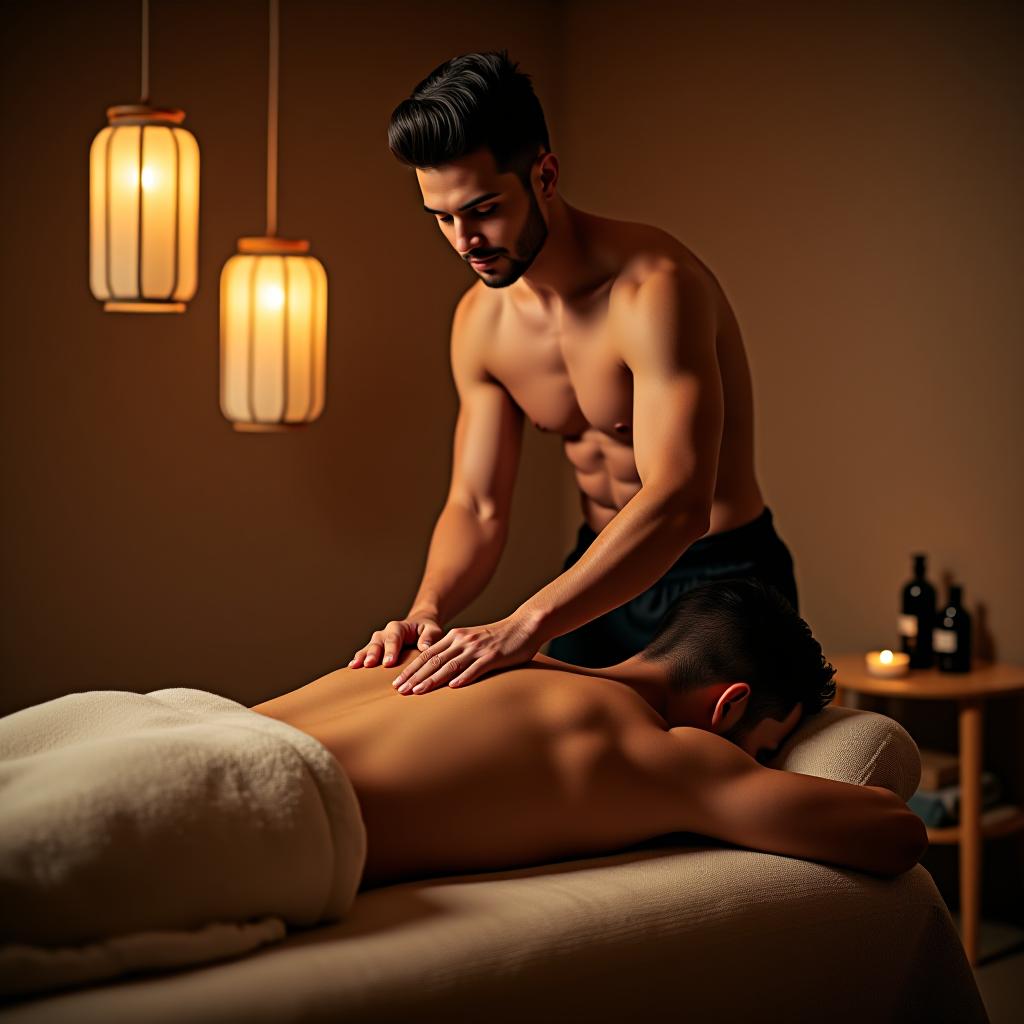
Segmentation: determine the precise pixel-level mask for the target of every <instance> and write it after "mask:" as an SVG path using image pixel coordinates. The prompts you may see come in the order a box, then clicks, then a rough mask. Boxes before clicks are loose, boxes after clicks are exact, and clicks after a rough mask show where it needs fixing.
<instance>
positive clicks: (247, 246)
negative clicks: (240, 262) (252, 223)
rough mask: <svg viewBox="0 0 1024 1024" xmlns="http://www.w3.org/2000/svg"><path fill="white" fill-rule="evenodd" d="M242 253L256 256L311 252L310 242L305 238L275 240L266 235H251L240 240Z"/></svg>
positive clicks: (239, 245) (239, 248)
mask: <svg viewBox="0 0 1024 1024" xmlns="http://www.w3.org/2000/svg"><path fill="white" fill-rule="evenodd" d="M238 251H239V252H240V253H247V254H249V253H252V254H256V255H270V254H282V255H291V254H301V253H305V252H309V242H308V241H307V240H306V239H303V238H274V237H268V236H265V235H260V236H257V235H251V236H247V237H245V238H240V239H239V240H238Z"/></svg>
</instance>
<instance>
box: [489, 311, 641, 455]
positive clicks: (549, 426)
mask: <svg viewBox="0 0 1024 1024" xmlns="http://www.w3.org/2000/svg"><path fill="white" fill-rule="evenodd" d="M622 330H623V323H622V317H621V315H619V314H618V313H617V311H616V310H615V308H614V307H611V308H610V305H609V302H608V301H607V300H605V301H602V302H598V303H594V304H593V305H591V306H590V307H589V308H588V309H586V310H585V311H581V312H580V313H578V314H573V315H570V316H565V317H563V318H561V319H558V320H555V319H553V318H550V317H544V316H540V315H526V314H523V313H521V312H518V311H517V310H516V309H515V308H513V306H512V303H511V302H509V303H508V304H507V308H506V309H504V310H503V311H502V314H501V316H500V317H499V318H498V324H497V330H496V331H495V334H494V335H493V337H492V339H491V341H490V344H489V345H488V349H487V359H486V363H487V369H488V371H489V372H490V373H491V374H492V375H493V376H494V377H495V378H496V379H497V380H498V381H500V382H501V384H502V385H503V386H504V387H505V389H506V390H507V391H508V393H509V394H510V395H511V397H512V399H513V400H514V401H515V402H516V404H517V405H518V406H519V407H520V408H521V409H522V410H523V412H524V414H525V415H526V417H527V419H528V420H529V421H530V422H531V423H532V424H533V425H534V426H535V427H536V428H537V429H538V430H542V431H547V432H551V433H555V434H560V435H561V436H563V437H565V438H566V439H567V440H568V439H576V438H580V437H582V436H584V435H587V434H593V433H599V434H604V435H606V436H608V437H610V438H614V439H615V440H617V441H620V442H624V443H629V442H630V441H631V438H632V427H633V377H632V374H631V372H630V370H629V368H628V367H627V366H626V364H625V362H624V360H623V358H622V345H621V331H622Z"/></svg>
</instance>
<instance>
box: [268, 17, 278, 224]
mask: <svg viewBox="0 0 1024 1024" xmlns="http://www.w3.org/2000/svg"><path fill="white" fill-rule="evenodd" d="M277 67H278V0H270V75H269V79H270V82H269V95H268V97H267V237H268V238H273V237H274V236H275V235H276V234H277V79H278V72H277Z"/></svg>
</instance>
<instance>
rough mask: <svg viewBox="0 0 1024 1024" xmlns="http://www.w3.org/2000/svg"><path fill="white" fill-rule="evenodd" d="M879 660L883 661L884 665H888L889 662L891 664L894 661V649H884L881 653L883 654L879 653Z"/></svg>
mask: <svg viewBox="0 0 1024 1024" xmlns="http://www.w3.org/2000/svg"><path fill="white" fill-rule="evenodd" d="M878 660H879V661H880V662H881V663H882V664H883V665H888V664H890V663H891V662H892V651H890V650H884V651H882V653H881V654H879V656H878Z"/></svg>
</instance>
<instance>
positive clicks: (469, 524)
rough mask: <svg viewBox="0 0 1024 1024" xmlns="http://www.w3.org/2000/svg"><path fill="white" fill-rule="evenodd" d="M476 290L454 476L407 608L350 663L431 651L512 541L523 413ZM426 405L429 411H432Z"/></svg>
mask: <svg viewBox="0 0 1024 1024" xmlns="http://www.w3.org/2000/svg"><path fill="white" fill-rule="evenodd" d="M474 297H475V296H474V289H473V288H470V289H469V290H468V291H467V292H466V294H465V295H463V297H462V299H461V300H460V301H459V304H458V306H457V307H456V309H455V315H454V316H453V318H452V333H451V365H452V376H453V377H454V380H455V388H456V390H457V392H458V396H459V413H458V418H457V420H456V424H455V439H454V450H453V455H452V476H451V484H450V486H449V489H448V496H447V498H446V499H445V503H444V507H443V508H442V509H441V514H440V515H439V516H438V518H437V523H436V525H435V526H434V532H433V535H432V537H431V540H430V547H429V549H428V552H427V564H426V567H425V569H424V571H423V579H422V581H421V582H420V585H419V589H418V590H417V591H416V596H415V598H414V599H413V601H412V604H411V606H410V609H409V611H408V612H407V613H406V615H405V616H404V618H402V619H392V620H391V621H390V622H389V623H387V625H385V626H384V627H383V629H379V630H376V631H375V632H374V633H373V635H372V636H371V637H370V641H369V643H367V644H366V646H365V647H363V648H361V649H360V650H358V651H356V653H355V655H354V656H353V658H352V661H351V662H349V667H350V668H360V667H363V666H366V667H369V666H371V665H377V664H383V665H393V664H396V663H397V659H398V655H399V653H400V652H401V650H402V648H403V647H406V646H412V645H414V644H416V645H418V646H419V648H420V649H421V650H422V649H425V648H426V647H429V646H430V645H431V644H433V643H435V642H436V641H438V640H440V639H441V637H442V636H444V632H445V631H444V629H442V624H443V623H445V622H447V621H448V620H450V619H451V618H452V617H453V616H455V615H457V614H458V613H459V612H460V611H462V609H463V608H465V607H466V606H467V605H468V604H469V603H470V601H472V600H473V599H474V598H475V597H476V596H477V595H478V594H479V593H480V592H481V591H482V590H483V589H484V587H485V586H486V585H487V584H488V582H490V579H491V577H492V576H493V575H494V570H495V569H496V568H497V566H498V561H499V559H500V558H501V553H502V551H503V550H504V548H505V541H506V540H507V538H508V527H509V516H510V512H511V508H512V493H513V490H514V488H515V479H516V471H517V469H518V466H519V454H520V449H521V447H522V437H523V419H524V417H523V412H522V410H521V409H520V408H519V406H518V405H516V403H515V402H514V401H513V400H512V398H511V397H510V396H509V394H508V392H507V391H506V390H505V388H504V387H503V386H502V385H501V384H500V383H498V381H496V380H495V379H494V378H493V377H492V376H491V375H490V374H489V373H488V372H487V369H486V367H485V364H484V350H485V346H486V343H487V340H488V338H489V337H490V331H491V325H490V323H489V322H488V321H487V320H486V319H485V318H484V317H483V316H481V314H480V312H479V311H474V308H473V300H474ZM427 411H428V410H426V409H425V410H424V414H426V412H427Z"/></svg>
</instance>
